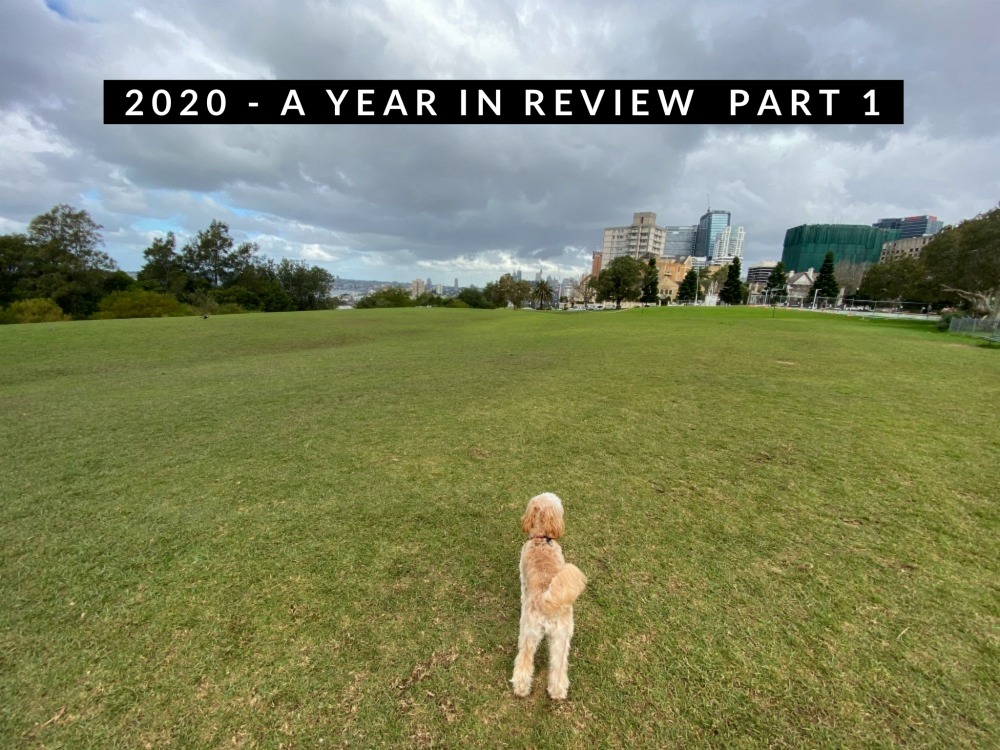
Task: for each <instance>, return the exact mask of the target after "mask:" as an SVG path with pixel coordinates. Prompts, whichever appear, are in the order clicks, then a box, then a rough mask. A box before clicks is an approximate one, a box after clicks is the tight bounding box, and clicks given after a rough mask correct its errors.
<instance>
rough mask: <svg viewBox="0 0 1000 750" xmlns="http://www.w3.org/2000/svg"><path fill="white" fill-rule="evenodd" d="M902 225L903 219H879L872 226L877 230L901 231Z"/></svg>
mask: <svg viewBox="0 0 1000 750" xmlns="http://www.w3.org/2000/svg"><path fill="white" fill-rule="evenodd" d="M902 224H903V220H902V219H879V220H878V221H876V222H875V223H874V224H872V226H873V227H875V228H876V229H899V228H900V226H901V225H902Z"/></svg>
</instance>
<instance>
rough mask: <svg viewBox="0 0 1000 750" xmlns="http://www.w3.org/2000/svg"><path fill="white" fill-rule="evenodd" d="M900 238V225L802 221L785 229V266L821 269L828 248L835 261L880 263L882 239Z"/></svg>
mask: <svg viewBox="0 0 1000 750" xmlns="http://www.w3.org/2000/svg"><path fill="white" fill-rule="evenodd" d="M897 239H899V230H898V229H877V228H876V227H870V226H867V225H865V224H803V225H801V226H797V227H792V228H791V229H789V230H788V231H787V232H785V244H784V247H783V248H782V250H781V262H782V263H783V264H784V266H785V270H786V271H788V272H791V271H806V270H808V269H810V268H812V269H815V270H817V271H818V270H819V267H820V266H821V265H823V258H824V257H825V256H826V254H827V252H829V251H831V250H832V251H833V260H834V262H835V263H837V262H840V261H842V260H845V261H847V262H849V263H878V259H879V255H880V254H881V252H882V245H883V243H886V242H890V241H892V240H897Z"/></svg>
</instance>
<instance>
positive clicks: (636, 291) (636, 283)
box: [597, 255, 642, 310]
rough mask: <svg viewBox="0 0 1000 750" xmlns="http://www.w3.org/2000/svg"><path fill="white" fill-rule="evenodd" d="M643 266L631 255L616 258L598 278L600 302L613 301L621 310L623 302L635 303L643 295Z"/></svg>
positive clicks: (616, 307)
mask: <svg viewBox="0 0 1000 750" xmlns="http://www.w3.org/2000/svg"><path fill="white" fill-rule="evenodd" d="M641 283H642V264H641V263H639V261H637V260H636V259H635V258H633V257H631V256H629V255H622V256H620V257H618V258H615V259H614V260H613V261H611V263H609V264H608V267H607V268H605V269H604V270H603V271H601V273H600V275H599V276H598V277H597V298H598V300H613V301H614V303H615V309H616V310H617V309H620V308H621V306H622V301H623V300H629V301H631V302H634V301H636V300H638V299H639V297H640V296H641V294H642V286H641Z"/></svg>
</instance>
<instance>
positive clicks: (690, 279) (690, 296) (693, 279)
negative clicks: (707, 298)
mask: <svg viewBox="0 0 1000 750" xmlns="http://www.w3.org/2000/svg"><path fill="white" fill-rule="evenodd" d="M697 294H698V271H697V270H695V269H694V268H692V269H691V270H690V271H688V272H687V275H685V276H684V280H683V281H682V282H681V285H680V286H679V287H677V301H678V302H694V301H695V297H696V295H697Z"/></svg>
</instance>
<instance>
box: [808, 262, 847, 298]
mask: <svg viewBox="0 0 1000 750" xmlns="http://www.w3.org/2000/svg"><path fill="white" fill-rule="evenodd" d="M839 294H840V285H839V284H838V283H837V277H836V276H835V274H834V269H833V251H832V250H831V251H829V252H828V253H827V254H826V256H825V257H824V258H823V265H821V266H820V267H819V275H818V276H817V277H816V281H814V282H813V285H812V288H811V289H810V290H809V299H810V300H811V299H813V298H814V297H815V298H816V299H819V298H820V297H823V298H828V299H830V300H835V299H836V298H837V296H838V295H839Z"/></svg>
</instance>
